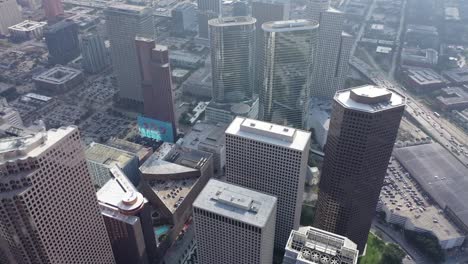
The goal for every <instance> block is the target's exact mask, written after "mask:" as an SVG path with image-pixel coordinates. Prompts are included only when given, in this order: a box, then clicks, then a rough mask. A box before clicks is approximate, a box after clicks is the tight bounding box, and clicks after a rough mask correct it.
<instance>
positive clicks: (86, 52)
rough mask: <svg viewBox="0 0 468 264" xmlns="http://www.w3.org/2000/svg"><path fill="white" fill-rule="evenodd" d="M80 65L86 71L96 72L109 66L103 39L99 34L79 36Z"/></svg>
mask: <svg viewBox="0 0 468 264" xmlns="http://www.w3.org/2000/svg"><path fill="white" fill-rule="evenodd" d="M81 56H82V57H83V60H82V62H81V65H82V67H83V69H84V70H85V71H86V72H88V73H98V72H100V71H102V70H104V69H105V68H106V67H107V66H109V56H108V52H107V49H106V46H105V44H104V40H103V39H102V38H101V36H99V34H87V35H84V36H82V37H81Z"/></svg>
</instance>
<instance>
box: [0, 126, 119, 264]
mask: <svg viewBox="0 0 468 264" xmlns="http://www.w3.org/2000/svg"><path fill="white" fill-rule="evenodd" d="M0 186H2V187H1V188H0V230H2V231H1V237H0V263H20V264H51V263H108V264H113V263H115V262H114V257H113V255H112V248H111V245H110V242H109V238H108V236H107V232H106V227H105V225H104V221H103V219H102V216H101V214H100V212H99V207H98V202H97V199H96V194H95V191H94V187H93V185H92V182H91V177H90V175H89V172H88V168H87V165H86V159H85V156H84V151H83V149H82V146H81V142H80V136H79V133H78V129H77V128H75V127H66V128H59V129H53V130H49V131H43V132H39V133H34V132H31V133H27V134H22V135H20V136H16V137H10V138H6V139H2V140H1V141H0Z"/></svg>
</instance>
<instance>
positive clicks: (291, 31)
mask: <svg viewBox="0 0 468 264" xmlns="http://www.w3.org/2000/svg"><path fill="white" fill-rule="evenodd" d="M262 32H263V34H264V46H263V49H262V50H260V51H259V52H262V53H264V55H263V56H261V58H262V61H260V62H259V63H258V65H259V68H257V70H258V75H259V77H260V78H259V80H258V82H257V83H258V87H259V89H258V91H259V97H260V103H259V115H258V119H260V120H263V121H266V122H273V123H277V124H280V125H287V126H292V127H296V128H303V127H304V120H305V118H304V117H307V110H308V104H307V102H308V98H309V89H308V85H309V82H310V77H311V75H310V73H311V71H312V68H311V67H312V63H313V62H314V56H315V50H316V44H317V35H318V23H317V22H315V21H309V20H304V19H301V20H287V21H274V22H267V23H264V24H263V25H262Z"/></svg>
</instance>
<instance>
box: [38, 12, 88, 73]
mask: <svg viewBox="0 0 468 264" xmlns="http://www.w3.org/2000/svg"><path fill="white" fill-rule="evenodd" d="M44 37H45V41H46V44H47V49H48V50H49V57H48V60H49V63H50V64H52V65H55V64H61V65H66V64H67V63H69V62H70V61H72V60H74V59H75V58H76V57H78V56H79V55H80V40H79V39H78V25H77V24H75V23H74V22H73V21H71V20H62V21H60V22H57V23H55V24H52V25H49V26H47V28H46V29H45V31H44Z"/></svg>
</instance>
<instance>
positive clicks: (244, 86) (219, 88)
mask: <svg viewBox="0 0 468 264" xmlns="http://www.w3.org/2000/svg"><path fill="white" fill-rule="evenodd" d="M208 23H209V27H210V42H211V69H212V70H211V75H212V76H211V80H212V83H213V85H212V100H211V102H210V104H209V105H208V107H207V109H206V118H207V120H210V121H213V122H224V123H229V122H231V121H232V120H233V119H234V117H235V116H246V117H250V118H257V116H258V99H257V98H256V97H254V94H253V83H254V72H253V70H254V45H255V44H254V42H255V39H254V37H255V18H252V17H223V18H216V19H212V20H210V21H209V22H208Z"/></svg>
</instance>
